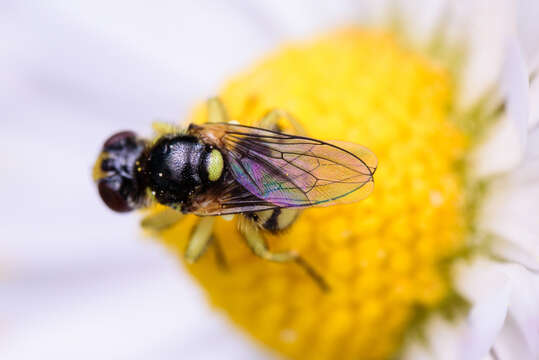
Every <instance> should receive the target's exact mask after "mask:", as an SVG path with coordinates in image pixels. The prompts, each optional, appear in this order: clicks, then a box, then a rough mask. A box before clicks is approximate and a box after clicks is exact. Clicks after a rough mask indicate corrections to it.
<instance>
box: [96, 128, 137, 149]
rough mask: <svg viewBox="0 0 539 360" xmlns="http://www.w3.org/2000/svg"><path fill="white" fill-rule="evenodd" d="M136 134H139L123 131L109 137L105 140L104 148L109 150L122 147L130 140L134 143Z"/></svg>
mask: <svg viewBox="0 0 539 360" xmlns="http://www.w3.org/2000/svg"><path fill="white" fill-rule="evenodd" d="M136 136H137V135H136V134H135V133H134V132H132V131H121V132H119V133H116V134H114V135H112V136H111V137H109V138H108V139H107V141H105V144H104V145H103V148H105V149H107V150H108V149H110V150H114V149H117V150H119V149H122V148H123V147H125V146H126V145H127V144H128V143H130V142H131V143H133V144H134V143H135V139H136Z"/></svg>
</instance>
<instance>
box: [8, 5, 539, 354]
mask: <svg viewBox="0 0 539 360" xmlns="http://www.w3.org/2000/svg"><path fill="white" fill-rule="evenodd" d="M4 6H5V8H6V11H5V12H4V13H5V14H8V15H9V16H6V17H5V19H4V20H5V21H3V22H2V24H3V25H2V26H4V27H6V31H4V33H10V34H16V35H17V38H18V40H17V41H15V40H11V41H8V42H7V45H6V47H7V48H8V49H10V51H11V52H10V55H12V56H11V57H6V58H5V59H3V60H0V61H3V67H4V68H6V69H11V70H10V71H9V73H6V74H7V76H6V79H7V80H8V81H7V82H8V83H13V84H15V85H14V86H13V87H12V89H10V91H9V92H6V97H5V99H11V100H12V101H10V102H6V104H8V105H11V106H7V107H5V108H7V109H8V111H12V112H13V114H14V115H13V116H12V117H13V118H20V119H23V120H24V119H38V118H40V119H41V118H43V119H46V120H47V125H48V126H46V127H44V128H43V130H42V131H39V132H36V133H35V134H33V133H30V134H29V133H28V131H27V128H24V126H25V124H27V121H22V120H21V121H19V122H14V123H12V124H10V125H9V126H10V128H9V129H8V130H11V133H13V134H15V135H14V136H13V138H10V139H7V140H6V141H7V142H6V143H5V144H2V145H1V146H4V145H5V146H6V148H5V149H4V152H5V153H10V154H11V153H12V156H11V157H9V158H8V161H7V166H8V169H9V170H10V171H9V172H7V173H9V174H18V175H19V176H18V177H17V179H15V177H9V176H7V177H4V178H3V179H2V180H1V181H3V183H2V185H3V187H4V188H8V187H9V188H11V189H12V190H13V191H11V192H10V194H7V201H8V202H9V201H12V203H11V205H10V206H9V208H10V209H15V211H13V212H12V214H6V215H7V218H8V219H11V221H10V223H11V224H10V225H7V226H6V229H7V230H8V231H10V234H17V235H19V234H21V231H23V232H24V234H26V236H22V237H21V241H18V242H17V244H15V243H14V244H13V245H11V246H10V247H3V248H2V250H3V254H4V255H3V261H2V259H0V261H2V262H3V263H4V264H7V265H8V266H7V269H8V270H9V269H10V263H11V262H13V263H17V264H18V265H17V266H16V267H15V269H16V270H17V271H18V273H19V274H23V275H22V276H21V275H20V276H19V277H18V278H17V277H14V278H13V279H11V278H10V277H9V271H7V272H5V273H7V274H8V280H10V279H11V282H9V281H8V287H7V289H8V291H6V292H3V293H5V294H7V295H6V299H7V301H6V303H7V304H8V306H9V309H10V310H11V311H10V312H9V313H10V314H11V317H8V318H7V322H6V324H7V326H6V329H7V331H5V332H4V334H3V339H0V356H1V357H2V358H5V359H21V358H29V359H30V358H35V357H36V356H41V357H54V358H62V357H65V358H73V357H77V358H88V359H94V358H96V357H101V358H158V359H159V358H182V357H189V358H196V359H203V358H207V359H214V358H216V356H219V357H220V358H227V359H235V360H236V359H242V358H243V359H253V358H274V357H284V358H290V359H321V360H322V359H393V358H401V359H414V360H415V359H442V360H445V359H447V360H452V359H484V358H488V359H492V360H497V359H504V360H505V359H519V360H520V359H524V360H527V359H537V358H539V306H538V304H539V275H538V272H539V245H538V242H537V237H538V236H539V227H538V225H537V221H536V220H535V217H536V216H535V214H536V213H537V212H538V211H537V210H539V209H538V205H537V201H535V199H537V196H538V195H539V194H538V187H537V183H536V181H535V180H536V178H537V176H536V175H535V174H536V172H537V170H539V168H538V156H539V132H538V130H537V126H538V125H537V124H538V122H539V107H538V105H537V104H539V101H538V100H539V81H537V77H536V75H537V72H538V71H539V46H538V45H537V42H536V36H537V34H539V26H537V21H535V20H536V19H537V17H538V16H539V6H537V5H536V4H535V3H533V2H532V1H529V2H525V1H518V2H510V1H488V2H487V1H470V2H449V1H442V0H440V1H414V2H413V3H412V2H409V1H408V2H406V1H371V2H367V1H364V2H357V1H351V0H350V1H332V2H321V1H320V2H313V1H300V2H293V3H291V2H286V3H285V2H283V3H279V2H274V1H269V0H263V1H257V2H250V1H233V2H230V3H227V5H226V6H225V5H216V4H215V3H212V2H207V1H199V2H196V3H192V4H187V3H185V4H174V5H172V4H166V5H165V4H163V8H161V7H157V6H155V7H152V8H151V9H148V8H147V7H146V6H139V5H137V4H136V3H133V2H125V3H121V2H119V3H117V4H116V3H109V2H107V3H106V4H100V3H99V2H95V3H94V2H92V3H91V4H90V3H88V4H83V3H78V4H67V3H64V2H61V1H51V2H50V3H49V4H47V5H28V4H24V3H22V2H21V3H20V4H19V3H15V2H12V3H8V4H7V5H4ZM21 24H22V25H21ZM27 29H33V30H34V31H30V32H28V30H27ZM193 29H197V31H193ZM13 30H16V31H13ZM37 30H38V31H37ZM13 39H15V37H14V38H13ZM36 54H37V55H36ZM38 55H39V56H38ZM10 59H14V60H13V61H12V60H10ZM249 62H252V63H251V64H249ZM111 64H112V65H111ZM234 74H235V75H234ZM225 79H226V80H225ZM213 95H219V96H220V98H221V99H222V101H223V102H224V104H225V105H226V107H227V109H228V111H229V113H230V115H231V117H232V118H233V119H235V120H237V121H239V122H240V123H243V124H248V125H249V124H252V123H254V122H255V121H256V120H258V119H259V118H260V117H261V116H262V115H263V114H264V113H266V112H267V111H268V110H270V109H274V108H281V109H285V110H286V111H288V112H290V113H291V114H293V115H294V116H295V117H296V118H297V119H298V120H299V121H300V122H301V124H302V125H303V126H304V127H305V129H306V131H307V132H308V135H309V136H311V137H314V138H320V139H325V140H343V141H351V142H355V143H359V144H362V145H365V146H367V147H369V148H370V149H372V150H373V152H374V153H375V154H376V155H377V157H378V160H379V168H378V169H377V172H376V174H375V184H376V185H375V190H374V192H373V194H372V195H371V196H370V197H369V198H367V199H366V200H363V201H362V202H360V203H357V204H350V205H342V206H334V207H328V208H317V209H307V210H305V211H304V212H302V214H301V215H300V217H299V218H298V219H297V221H296V222H295V224H294V225H293V226H292V227H291V229H290V230H289V231H287V232H285V233H283V234H281V235H279V236H271V237H268V239H267V240H268V243H269V245H270V248H271V249H272V250H277V251H278V250H289V249H293V250H296V251H298V252H299V253H301V254H302V256H303V257H304V258H306V259H307V260H308V261H309V262H310V263H311V264H312V265H313V266H314V267H315V268H316V269H317V270H318V271H319V272H320V273H321V274H322V275H323V276H324V278H325V279H326V281H327V282H328V283H329V284H330V286H331V291H330V292H327V293H324V292H321V291H320V289H319V288H318V287H317V286H316V284H315V283H314V282H313V281H312V279H311V278H310V277H308V276H306V274H305V272H303V271H302V269H300V268H299V267H297V266H295V265H293V264H274V263H270V262H267V261H264V260H262V259H260V258H258V257H256V256H254V255H253V254H251V253H250V251H249V250H248V248H247V247H246V245H245V244H244V243H243V241H241V239H240V236H239V234H238V233H237V223H236V221H237V217H236V218H235V219H233V220H232V221H230V220H225V219H222V218H219V219H217V220H216V224H215V235H216V236H217V237H218V238H219V239H220V240H221V241H220V242H221V243H222V247H223V252H224V257H225V259H226V264H227V269H226V270H225V271H223V269H222V267H221V266H220V265H219V262H218V261H216V253H215V252H214V251H212V250H211V249H210V251H208V252H207V253H206V254H205V255H204V256H202V257H201V258H200V259H199V261H198V262H196V263H195V264H185V268H186V269H187V271H188V273H190V274H191V275H192V277H193V278H194V279H195V280H196V283H197V284H200V285H201V289H202V296H201V294H200V293H199V292H197V290H196V289H195V287H193V286H192V284H190V283H189V281H187V279H184V278H182V272H181V271H178V269H177V268H176V267H175V264H176V260H177V259H176V257H179V258H181V259H183V253H184V250H185V246H186V242H187V239H188V236H189V233H190V230H191V227H192V224H193V223H194V222H195V221H196V217H195V216H189V217H187V218H186V219H184V221H183V222H181V223H179V224H177V225H176V226H174V227H172V228H170V229H167V230H165V231H163V232H162V233H160V234H159V236H158V237H157V238H158V240H159V241H160V242H161V243H163V244H165V246H166V248H167V249H169V251H168V252H167V254H163V253H159V249H160V248H159V246H156V244H155V243H149V242H145V243H142V242H140V243H142V244H143V245H140V246H139V247H131V246H138V245H133V244H134V243H137V242H135V241H133V237H134V236H135V231H136V230H135V228H134V227H133V228H131V227H130V226H133V225H134V224H133V223H132V221H131V223H129V222H127V221H130V220H122V221H126V223H121V222H119V221H120V220H119V219H118V218H117V217H111V216H106V215H108V214H107V213H106V212H105V211H104V210H103V209H102V208H97V209H96V210H95V211H90V210H83V209H93V208H96V207H97V206H96V202H97V200H96V199H97V195H96V194H94V193H91V191H90V190H91V189H89V187H90V184H89V180H88V179H87V177H89V175H88V167H89V164H90V163H91V161H92V157H93V156H94V155H95V151H96V141H98V140H96V139H100V138H104V137H105V136H106V135H107V134H108V133H110V132H111V131H114V130H115V129H112V128H111V124H115V126H117V127H121V128H126V127H132V126H133V127H135V128H136V130H140V131H139V133H141V134H142V133H144V130H143V129H144V128H147V124H148V122H149V121H150V120H151V119H152V118H153V117H155V116H156V115H157V116H159V115H160V114H168V115H170V114H175V113H177V112H178V111H177V110H178V108H179V109H180V110H183V112H184V113H185V114H186V116H184V117H183V118H182V122H184V121H187V122H204V121H205V119H206V110H205V107H204V100H205V98H207V97H209V96H213ZM197 102H198V103H199V105H196V106H194V109H192V110H189V111H188V110H187V109H188V108H189V107H190V106H191V104H193V103H197ZM18 103H25V104H26V106H24V107H20V106H14V105H13V104H18ZM180 112H181V111H180ZM95 119H101V120H95ZM19 126H20V127H19ZM58 129H62V131H64V133H62V136H58V134H59V133H58ZM52 130H54V132H53V131H52ZM81 132H84V134H85V135H86V136H84V137H81V136H78V135H77V136H75V135H73V134H80V133H81ZM67 135H69V136H67ZM55 136H56V137H55ZM87 138H88V139H87ZM46 139H58V141H54V144H53V143H52V142H51V143H47V144H48V145H47V146H48V149H49V150H48V154H50V155H51V156H49V157H48V158H50V159H49V160H47V159H45V160H44V161H43V162H41V163H39V164H35V166H34V168H33V169H34V171H36V169H39V170H38V172H39V173H40V174H42V176H41V177H40V181H39V182H38V181H37V180H34V177H32V176H30V175H31V174H30V173H29V171H28V169H27V168H26V167H22V166H21V165H20V164H28V161H29V159H33V156H34V154H36V153H39V151H43V150H41V149H44V148H46V147H44V144H45V143H46V141H45V140H46ZM21 141H24V143H25V144H26V146H25V147H24V148H23V149H22V150H21V151H18V152H11V151H10V150H11V149H14V148H15V145H16V144H20V143H21ZM66 148H69V149H70V151H69V152H66V151H65V149H66ZM19 149H20V148H19ZM8 151H9V152H8ZM21 154H22V155H21ZM58 159H63V161H60V162H59V161H57V160H58ZM81 159H84V160H85V161H82V160H81ZM53 160H54V161H53ZM78 163H84V164H82V165H80V167H78V168H76V169H78V171H75V170H76V169H75V168H71V169H69V170H70V171H69V172H68V173H69V174H74V175H73V176H74V177H73V178H70V179H69V180H66V176H65V174H66V169H65V166H66V164H78ZM77 166H78V165H77ZM21 174H22V175H24V174H26V175H28V176H20V175H21ZM77 174H82V175H81V176H80V178H79V177H77V176H78V175H77ZM21 179H22V180H21ZM28 179H30V180H28ZM25 181H26V182H25ZM28 181H29V182H28ZM43 184H48V185H47V188H46V189H42V191H41V192H39V190H38V191H37V192H38V195H36V196H34V197H32V199H30V198H28V199H27V198H26V197H22V198H21V196H15V194H24V193H26V192H25V191H26V190H27V189H29V188H31V189H39V188H40V186H43ZM70 186H71V187H70ZM81 188H85V189H86V188H88V192H87V193H80V192H79V193H77V190H76V189H81ZM50 189H56V190H55V191H51V190H50ZM53 193H54V196H53ZM73 194H77V196H76V197H75V196H74V195H73ZM74 198H76V199H79V201H77V202H76V204H74V201H73V199H74ZM36 200H37V201H36ZM21 204H22V205H21ZM25 204H26V205H25ZM45 204H53V205H48V206H45ZM30 206H32V209H34V210H38V211H39V212H40V213H42V214H43V215H42V216H41V217H39V218H36V219H35V222H34V223H33V224H34V225H35V226H33V227H32V228H28V227H27V226H21V225H24V224H27V219H26V218H23V217H21V218H20V219H19V217H18V216H19V215H17V214H27V209H28V208H29V207H30ZM52 206H56V207H55V208H52ZM152 211H159V209H158V208H156V209H153V210H152ZM73 214H79V215H80V216H77V217H76V216H74V215H73ZM58 219H62V220H63V221H62V226H61V227H58V228H55V227H54V224H55V223H57V222H58ZM81 219H83V220H84V221H83V220H81ZM92 219H98V220H96V221H95V222H94V223H92ZM40 224H41V226H40ZM70 224H71V225H70ZM44 226H49V228H47V227H44ZM127 228H129V229H130V230H129V231H124V229H127ZM21 229H22V230H21ZM47 229H50V231H46V230H47ZM81 229H85V231H81ZM47 233H51V234H52V233H54V234H58V235H57V236H56V237H55V238H50V239H48V238H47V235H46V234H47ZM103 234H105V235H103ZM110 234H113V236H111V235H110ZM43 237H45V238H44V239H43ZM25 239H26V240H25ZM35 239H39V240H40V241H34V240H35ZM96 239H103V241H96ZM44 240H47V241H44ZM55 241H56V242H57V243H56V242H55ZM51 244H52V245H51ZM111 244H112V245H111ZM127 244H130V245H127ZM54 245H57V246H56V247H55V246H54ZM97 248H99V249H101V252H102V254H106V255H99V254H100V252H99V251H98V250H96V249H97ZM54 249H61V251H58V250H54ZM5 254H8V257H6V255H5ZM171 254H172V259H170V258H168V260H165V259H166V256H167V255H171ZM9 255H11V256H12V257H11V258H10V257H9ZM6 259H7V260H6ZM10 259H11V260H10ZM118 264H120V265H118ZM42 274H45V275H44V276H43V275H42ZM53 274H54V276H53ZM103 274H106V275H103ZM20 279H22V280H20ZM32 279H33V280H39V281H33V282H32V281H31V280H32ZM29 280H30V281H29ZM42 283H45V285H46V286H45V285H41V284H42ZM9 290H11V291H9ZM34 299H37V300H35V302H37V303H39V305H36V304H35V303H34ZM203 299H207V300H208V302H209V303H210V304H211V306H212V307H213V309H215V310H216V311H217V312H219V313H221V314H222V315H223V316H221V317H216V316H215V314H214V313H210V312H208V311H207V310H206V308H205V307H204V301H203ZM199 303H201V304H203V305H200V304H199ZM20 314H23V315H20ZM223 319H227V320H228V322H229V323H231V324H233V325H232V326H228V325H227V323H225V322H224V321H223ZM11 324H15V325H13V326H11ZM249 340H251V341H249ZM253 344H257V345H260V346H258V347H256V346H253ZM81 349H84V351H81ZM216 354H217V355H216Z"/></svg>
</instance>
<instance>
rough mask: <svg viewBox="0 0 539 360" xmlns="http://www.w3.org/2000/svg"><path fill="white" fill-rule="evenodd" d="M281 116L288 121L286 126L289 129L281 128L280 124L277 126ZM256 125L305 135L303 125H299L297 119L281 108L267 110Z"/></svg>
mask: <svg viewBox="0 0 539 360" xmlns="http://www.w3.org/2000/svg"><path fill="white" fill-rule="evenodd" d="M282 118H284V119H286V121H287V122H288V128H290V130H291V131H290V130H288V129H287V128H285V129H282V128H281V126H279V120H280V119H282ZM256 126H258V127H260V128H263V129H268V130H272V131H285V132H292V133H293V134H294V135H301V136H305V135H306V132H305V129H303V126H301V124H300V123H299V121H297V120H296V119H295V118H294V117H293V116H292V115H291V114H290V113H288V112H286V111H284V110H281V109H273V110H271V111H269V112H268V113H267V114H266V115H264V117H263V118H262V119H260V120H259V121H258V123H257V124H256ZM287 130H288V131H287Z"/></svg>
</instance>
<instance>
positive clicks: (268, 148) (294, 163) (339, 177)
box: [189, 123, 377, 207]
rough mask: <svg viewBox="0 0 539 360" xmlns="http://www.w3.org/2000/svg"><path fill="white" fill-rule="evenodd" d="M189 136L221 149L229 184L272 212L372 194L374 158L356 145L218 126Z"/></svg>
mask: <svg viewBox="0 0 539 360" xmlns="http://www.w3.org/2000/svg"><path fill="white" fill-rule="evenodd" d="M189 132H191V133H193V134H195V135H196V136H199V137H201V138H202V139H203V140H204V141H205V142H208V143H211V144H213V145H215V146H216V147H218V148H220V149H222V150H223V153H224V155H225V158H226V160H227V163H228V166H229V169H230V171H231V172H232V174H233V177H234V179H235V180H236V181H237V182H238V183H239V184H241V186H243V187H244V188H245V189H246V190H247V191H248V192H249V193H250V194H252V195H254V196H255V197H256V198H257V199H258V201H260V200H262V201H264V202H266V203H269V204H273V205H274V206H277V207H308V206H327V205H332V204H336V203H349V202H355V201H359V200H361V199H363V198H365V197H366V196H368V195H369V194H370V193H371V192H372V189H373V174H374V172H375V171H376V166H377V160H376V156H375V155H374V154H373V153H372V152H371V151H370V150H369V149H367V148H365V147H363V146H361V145H357V144H352V143H344V142H336V141H332V142H325V141H321V140H316V139H311V138H307V137H302V136H294V135H289V134H283V133H278V132H273V131H270V130H265V129H260V128H254V127H249V126H242V125H234V124H223V123H221V124H205V125H191V127H190V129H189ZM251 200H252V199H251Z"/></svg>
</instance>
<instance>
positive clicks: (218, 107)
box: [208, 97, 229, 123]
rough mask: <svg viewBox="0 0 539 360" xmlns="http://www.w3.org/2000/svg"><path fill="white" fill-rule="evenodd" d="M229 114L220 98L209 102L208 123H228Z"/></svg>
mask: <svg viewBox="0 0 539 360" xmlns="http://www.w3.org/2000/svg"><path fill="white" fill-rule="evenodd" d="M228 120H229V118H228V114H227V112H226V109H225V106H224V105H223V103H222V102H221V100H219V98H216V97H214V98H211V99H209V100H208V122H209V123H223V122H228Z"/></svg>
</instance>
